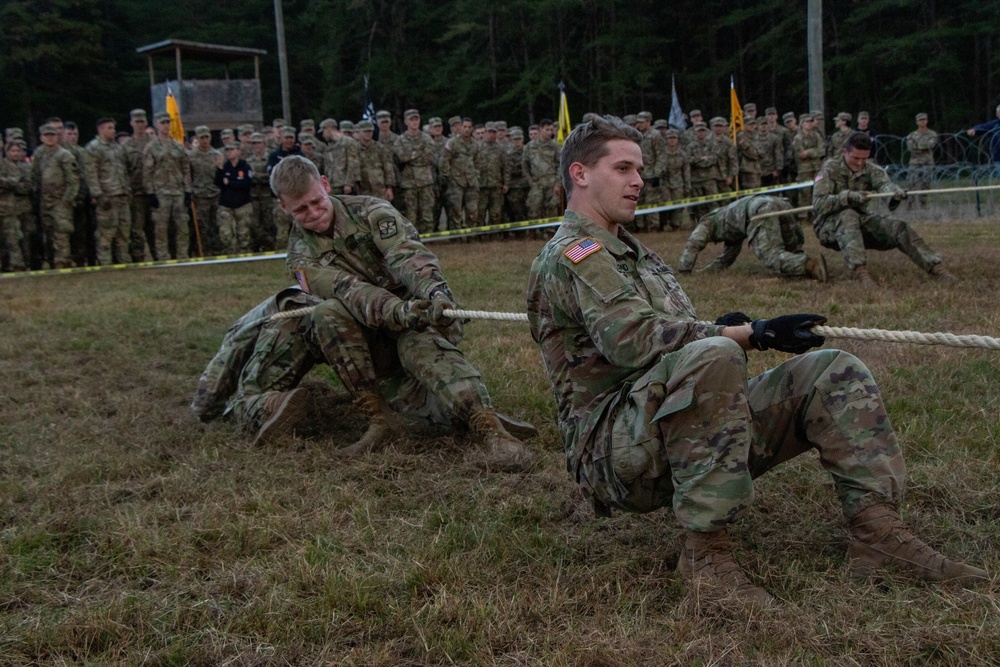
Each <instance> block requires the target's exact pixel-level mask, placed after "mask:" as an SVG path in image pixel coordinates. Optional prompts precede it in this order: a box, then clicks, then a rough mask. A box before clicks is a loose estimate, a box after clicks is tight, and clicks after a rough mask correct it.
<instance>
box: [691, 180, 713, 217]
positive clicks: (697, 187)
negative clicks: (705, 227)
mask: <svg viewBox="0 0 1000 667" xmlns="http://www.w3.org/2000/svg"><path fill="white" fill-rule="evenodd" d="M717 194H719V186H718V185H716V183H715V181H713V180H705V181H692V182H691V196H692V197H707V196H709V195H717ZM718 205H719V203H718V202H709V203H708V204H700V205H698V206H695V207H693V208H692V215H694V219H695V220H700V219H701V217H702V216H703V215H705V214H707V213H708V212H709V211H711V210H712V209H714V208H715V207H716V206H718Z"/></svg>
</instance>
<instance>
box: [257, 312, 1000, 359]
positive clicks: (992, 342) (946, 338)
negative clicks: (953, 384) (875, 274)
mask: <svg viewBox="0 0 1000 667" xmlns="http://www.w3.org/2000/svg"><path fill="white" fill-rule="evenodd" d="M312 310H313V306H310V307H306V308H296V309H295V310H285V311H282V312H280V313H275V314H274V315H271V316H270V317H268V318H265V321H272V322H273V321H275V320H285V319H291V318H295V317H300V316H302V315H308V314H309V313H311V312H312ZM444 314H445V315H446V316H447V317H454V318H456V319H462V320H498V321H501V322H527V321H528V315H527V314H526V313H500V312H494V311H489V310H458V309H455V310H452V309H448V310H445V311H444ZM702 324H712V322H702ZM812 332H813V333H814V334H816V335H817V336H826V337H827V338H846V339H851V340H874V341H880V342H884V343H912V344H914V345H944V346H947V347H978V348H984V349H987V350H1000V338H993V337H991V336H977V335H975V334H968V335H956V334H953V333H940V332H936V333H921V332H919V331H890V330H886V329H855V328H853V327H827V326H821V325H816V326H814V327H813V328H812Z"/></svg>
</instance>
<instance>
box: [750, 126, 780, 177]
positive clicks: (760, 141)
mask: <svg viewBox="0 0 1000 667" xmlns="http://www.w3.org/2000/svg"><path fill="white" fill-rule="evenodd" d="M757 151H758V152H759V153H760V184H761V185H762V186H771V185H777V184H778V183H779V182H780V176H781V170H782V169H784V168H785V148H784V146H782V145H781V137H779V136H778V135H777V134H775V133H773V132H771V126H770V124H769V122H768V121H767V120H766V119H764V118H760V119H758V120H757Z"/></svg>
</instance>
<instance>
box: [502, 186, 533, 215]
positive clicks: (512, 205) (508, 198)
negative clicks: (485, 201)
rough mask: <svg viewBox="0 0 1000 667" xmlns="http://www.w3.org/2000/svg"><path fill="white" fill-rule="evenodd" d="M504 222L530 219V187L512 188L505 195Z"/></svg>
mask: <svg viewBox="0 0 1000 667" xmlns="http://www.w3.org/2000/svg"><path fill="white" fill-rule="evenodd" d="M504 216H505V219H504V222H520V221H522V220H527V219H528V188H526V187H523V188H510V189H509V190H507V194H506V195H505V196H504Z"/></svg>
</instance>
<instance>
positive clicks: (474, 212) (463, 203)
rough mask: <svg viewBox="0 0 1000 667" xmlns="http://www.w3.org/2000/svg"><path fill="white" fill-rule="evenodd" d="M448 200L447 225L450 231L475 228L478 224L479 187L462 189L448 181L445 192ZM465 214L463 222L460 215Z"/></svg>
mask: <svg viewBox="0 0 1000 667" xmlns="http://www.w3.org/2000/svg"><path fill="white" fill-rule="evenodd" d="M445 197H447V200H448V224H449V225H450V226H451V229H462V228H463V227H475V226H476V225H478V224H479V186H478V185H477V186H473V187H467V188H463V187H462V186H461V185H459V184H458V183H456V182H454V181H449V183H448V190H447V191H446V192H445ZM463 213H464V214H465V218H464V220H465V221H464V222H463V218H462V214H463Z"/></svg>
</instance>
